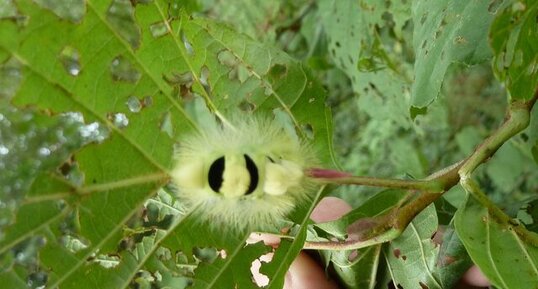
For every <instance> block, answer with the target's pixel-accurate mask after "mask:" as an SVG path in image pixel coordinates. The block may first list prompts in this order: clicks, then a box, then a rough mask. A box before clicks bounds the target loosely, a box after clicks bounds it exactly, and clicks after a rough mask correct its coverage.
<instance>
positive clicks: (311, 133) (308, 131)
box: [301, 123, 314, 139]
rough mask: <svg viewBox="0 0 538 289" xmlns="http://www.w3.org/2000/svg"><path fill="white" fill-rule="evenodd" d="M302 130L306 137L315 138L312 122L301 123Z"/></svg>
mask: <svg viewBox="0 0 538 289" xmlns="http://www.w3.org/2000/svg"><path fill="white" fill-rule="evenodd" d="M301 130H302V131H303V132H304V133H305V135H306V137H307V138H309V139H314V128H313V127H312V125H311V124H309V123H306V124H302V125H301Z"/></svg>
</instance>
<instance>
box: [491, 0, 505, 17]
mask: <svg viewBox="0 0 538 289" xmlns="http://www.w3.org/2000/svg"><path fill="white" fill-rule="evenodd" d="M502 3H503V1H502V0H492V1H491V2H489V5H488V12H489V13H491V14H495V13H497V10H498V9H499V7H500V6H501V4H502Z"/></svg>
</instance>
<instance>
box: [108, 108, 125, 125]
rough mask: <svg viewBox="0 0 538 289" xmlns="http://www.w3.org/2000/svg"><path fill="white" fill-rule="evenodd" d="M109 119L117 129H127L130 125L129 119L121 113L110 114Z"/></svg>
mask: <svg viewBox="0 0 538 289" xmlns="http://www.w3.org/2000/svg"><path fill="white" fill-rule="evenodd" d="M107 118H108V120H109V121H110V122H112V124H114V125H115V126H116V127H117V128H125V127H126V126H127V125H129V119H128V118H127V116H126V115H125V113H121V112H120V113H114V114H108V116H107Z"/></svg>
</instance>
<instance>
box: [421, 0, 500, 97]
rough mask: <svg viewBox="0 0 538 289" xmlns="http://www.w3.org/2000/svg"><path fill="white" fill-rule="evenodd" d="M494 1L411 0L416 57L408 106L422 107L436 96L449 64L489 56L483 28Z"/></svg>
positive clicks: (489, 19)
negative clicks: (412, 0) (415, 0)
mask: <svg viewBox="0 0 538 289" xmlns="http://www.w3.org/2000/svg"><path fill="white" fill-rule="evenodd" d="M495 2H500V1H487V0H480V1H445V0H434V1H417V2H413V21H414V24H415V25H414V32H413V46H414V48H415V55H416V56H415V57H416V61H415V81H414V82H413V87H412V89H411V105H412V106H415V107H425V106H428V105H429V104H430V103H431V102H432V101H434V100H435V99H436V98H437V96H438V95H439V92H440V90H441V86H442V84H443V80H444V78H445V74H446V72H447V69H448V67H449V66H450V64H452V63H455V62H459V63H464V64H468V65H471V64H477V63H480V62H483V61H486V60H488V59H490V58H491V50H490V48H489V47H488V42H487V31H488V29H489V26H490V24H491V21H492V20H493V16H494V14H495V10H492V9H493V7H494V5H493V4H494V3H495ZM490 10H491V11H490ZM477 19H479V21H477Z"/></svg>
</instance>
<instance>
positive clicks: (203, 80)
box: [200, 65, 211, 95]
mask: <svg viewBox="0 0 538 289" xmlns="http://www.w3.org/2000/svg"><path fill="white" fill-rule="evenodd" d="M200 84H202V86H203V87H204V90H205V91H206V92H207V94H209V95H211V86H210V85H209V68H207V66H205V65H204V66H203V67H202V70H201V72H200Z"/></svg>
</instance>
